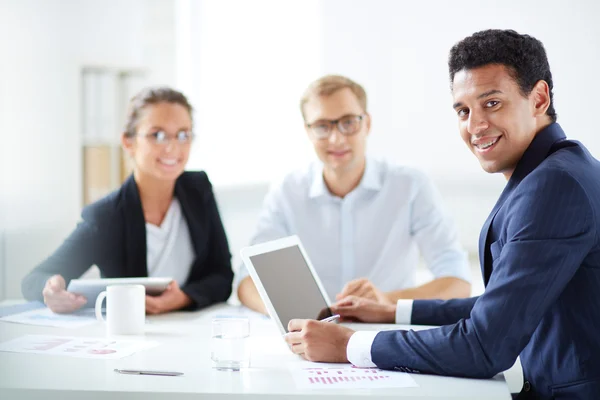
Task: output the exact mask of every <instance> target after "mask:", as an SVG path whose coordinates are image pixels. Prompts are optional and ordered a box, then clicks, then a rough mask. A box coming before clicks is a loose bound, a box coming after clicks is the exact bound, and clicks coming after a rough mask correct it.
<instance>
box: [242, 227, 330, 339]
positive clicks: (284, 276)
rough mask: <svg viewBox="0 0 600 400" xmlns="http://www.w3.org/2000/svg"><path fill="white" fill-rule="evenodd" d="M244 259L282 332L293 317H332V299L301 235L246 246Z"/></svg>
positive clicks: (284, 331) (268, 309) (243, 250)
mask: <svg viewBox="0 0 600 400" xmlns="http://www.w3.org/2000/svg"><path fill="white" fill-rule="evenodd" d="M241 255H242V260H243V261H244V264H245V265H246V268H247V269H248V272H249V273H250V276H251V277H252V280H253V281H254V284H255V285H256V288H257V289H258V293H259V294H260V297H261V298H262V300H263V302H264V303H265V307H266V308H267V311H268V312H269V315H270V316H271V319H273V321H275V323H276V324H277V327H278V328H279V330H280V331H281V333H282V334H285V333H287V332H288V329H287V327H288V323H289V321H290V320H292V319H296V318H300V319H317V320H321V319H323V318H327V317H330V316H331V315H332V314H331V309H330V308H329V306H330V305H331V302H330V300H329V297H328V296H327V292H326V291H325V288H324V287H323V285H322V283H321V281H320V279H319V276H318V275H317V274H316V272H315V270H314V268H313V266H312V264H311V262H310V259H309V258H308V255H307V254H306V251H305V250H304V247H302V243H300V239H299V238H298V236H295V235H294V236H288V237H285V238H282V239H278V240H273V241H270V242H265V243H261V244H257V245H254V246H249V247H245V248H243V249H242V251H241Z"/></svg>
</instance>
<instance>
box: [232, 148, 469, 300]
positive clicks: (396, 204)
mask: <svg viewBox="0 0 600 400" xmlns="http://www.w3.org/2000/svg"><path fill="white" fill-rule="evenodd" d="M293 234H296V235H298V236H299V237H300V240H301V241H302V244H303V246H304V248H305V249H306V252H307V254H308V256H309V257H310V260H311V261H312V264H313V266H314V268H315V270H316V272H317V274H318V275H319V278H320V279H321V281H322V283H323V285H324V287H325V290H326V291H327V294H328V295H329V298H330V299H335V295H336V294H338V293H340V291H341V290H342V288H343V287H344V285H345V284H346V283H348V282H349V281H351V280H353V279H356V278H361V277H365V278H368V279H370V280H371V281H372V282H373V283H374V284H375V285H376V286H377V287H378V288H380V289H381V290H383V291H386V292H387V291H392V290H398V289H404V288H410V287H414V286H416V268H417V264H418V262H419V254H421V255H422V256H423V257H424V259H425V262H426V264H427V266H428V268H429V269H430V270H431V272H432V273H433V275H434V276H435V277H436V278H441V277H456V278H460V279H463V280H465V281H467V282H470V280H471V277H470V271H469V267H468V263H467V256H466V252H465V251H464V250H463V249H462V248H461V246H460V244H459V241H458V236H457V232H456V229H455V227H454V224H453V222H452V221H451V219H450V218H449V217H448V215H447V214H446V212H445V211H444V208H443V206H442V201H441V198H440V195H439V194H438V192H437V191H436V189H435V188H434V186H433V185H432V183H431V182H430V180H429V179H428V178H427V177H426V176H425V175H424V174H422V173H421V172H419V171H417V170H415V169H412V168H408V167H401V166H396V165H392V164H388V163H386V162H382V161H378V160H374V159H367V162H366V168H365V173H364V175H363V177H362V179H361V181H360V183H359V185H358V186H357V187H356V188H355V189H354V190H353V191H352V192H351V193H349V194H348V195H346V196H345V197H344V198H339V197H336V196H334V195H332V194H331V193H330V192H329V190H328V189H327V186H326V185H325V182H324V180H323V165H322V164H321V163H320V162H314V163H312V164H310V165H309V166H308V167H307V168H305V169H303V170H299V171H296V172H293V173H291V174H289V175H287V176H286V177H285V178H284V180H283V182H282V183H281V184H279V185H276V186H274V187H273V188H272V189H271V190H270V192H269V193H268V194H267V196H266V197H265V201H264V204H263V209H262V211H261V214H260V216H259V221H258V226H257V230H256V233H255V235H254V237H253V238H252V241H251V243H252V244H257V243H262V242H266V241H269V240H274V239H278V238H281V237H285V236H289V235H293ZM247 275H248V272H247V270H246V269H245V267H244V266H242V267H241V268H240V272H239V274H238V278H237V282H238V283H239V282H240V281H241V279H242V278H243V277H245V276H247Z"/></svg>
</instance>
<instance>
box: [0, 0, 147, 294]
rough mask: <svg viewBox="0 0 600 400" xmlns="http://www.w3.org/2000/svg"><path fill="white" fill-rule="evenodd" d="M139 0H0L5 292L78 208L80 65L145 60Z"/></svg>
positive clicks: (16, 287)
mask: <svg viewBox="0 0 600 400" xmlns="http://www.w3.org/2000/svg"><path fill="white" fill-rule="evenodd" d="M143 6H144V1H143V0H110V1H102V2H100V1H94V0H83V1H75V0H54V1H43V0H38V1H36V0H19V1H14V0H0V51H1V54H3V62H2V63H0V64H1V68H2V69H1V70H0V88H1V103H0V105H1V106H0V113H2V115H1V118H0V121H1V122H0V123H1V129H0V131H1V132H2V139H1V141H0V143H2V144H1V145H0V149H1V151H2V157H1V158H2V161H1V162H2V170H3V171H4V172H5V176H4V182H3V186H2V203H3V204H2V209H3V210H5V211H6V212H5V215H4V218H5V221H4V223H3V224H2V227H3V229H4V236H5V247H4V249H5V254H4V257H3V261H4V265H5V271H4V275H0V276H4V279H5V282H2V283H3V284H2V285H0V286H3V287H5V293H4V296H6V297H9V298H12V297H20V295H21V293H20V281H21V278H22V276H23V275H24V274H25V273H26V272H27V271H28V270H30V269H31V268H32V267H33V266H34V265H36V264H37V263H39V262H40V261H41V260H42V259H43V258H44V257H45V256H46V255H48V254H49V253H50V251H52V250H53V249H54V248H55V247H56V246H57V245H58V244H59V243H60V242H61V241H62V239H63V238H64V236H65V235H66V234H67V233H68V232H69V231H70V230H71V229H73V227H74V225H75V223H76V221H77V219H78V217H79V212H80V207H81V192H82V183H81V152H80V147H79V146H80V138H79V129H80V104H79V100H80V67H81V66H82V65H90V64H101V65H106V64H108V65H117V66H140V65H142V63H143V62H144V54H143V45H144V38H143V34H144V25H143V21H144V19H143V17H144V15H143V10H144V7H143Z"/></svg>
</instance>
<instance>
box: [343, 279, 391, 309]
mask: <svg viewBox="0 0 600 400" xmlns="http://www.w3.org/2000/svg"><path fill="white" fill-rule="evenodd" d="M348 296H356V297H364V298H366V299H370V300H373V301H376V302H378V303H382V304H392V303H391V301H390V300H389V299H388V297H387V296H386V294H385V293H383V292H382V291H381V290H379V289H378V288H377V287H376V286H375V285H374V284H373V282H371V281H370V280H368V279H367V278H359V279H355V280H353V281H350V282H348V283H347V284H346V286H344V288H343V289H342V291H341V293H338V294H337V295H336V296H335V298H336V300H341V299H343V298H346V297H348Z"/></svg>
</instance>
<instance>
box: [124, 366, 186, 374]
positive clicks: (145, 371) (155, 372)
mask: <svg viewBox="0 0 600 400" xmlns="http://www.w3.org/2000/svg"><path fill="white" fill-rule="evenodd" d="M115 372H118V373H120V374H128V375H158V376H180V375H183V372H172V371H150V370H139V369H118V368H115Z"/></svg>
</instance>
